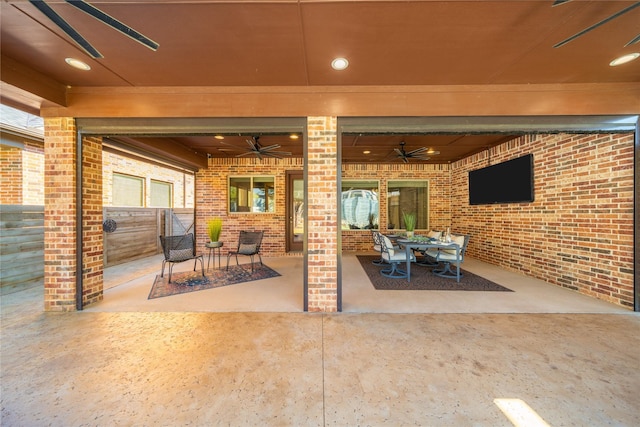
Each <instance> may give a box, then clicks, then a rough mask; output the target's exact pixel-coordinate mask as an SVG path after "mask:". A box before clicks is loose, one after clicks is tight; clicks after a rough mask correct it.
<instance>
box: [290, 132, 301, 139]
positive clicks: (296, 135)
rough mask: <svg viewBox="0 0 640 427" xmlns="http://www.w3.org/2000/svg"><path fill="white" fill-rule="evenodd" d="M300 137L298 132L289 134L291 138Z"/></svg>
mask: <svg viewBox="0 0 640 427" xmlns="http://www.w3.org/2000/svg"><path fill="white" fill-rule="evenodd" d="M298 138H300V136H299V135H298V134H297V133H292V134H291V135H289V139H293V140H297V139H298Z"/></svg>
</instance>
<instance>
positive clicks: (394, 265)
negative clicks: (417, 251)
mask: <svg viewBox="0 0 640 427" xmlns="http://www.w3.org/2000/svg"><path fill="white" fill-rule="evenodd" d="M380 246H381V257H382V261H383V262H385V263H387V264H389V268H386V269H383V270H380V274H382V275H383V276H385V277H390V278H392V279H405V278H407V277H409V276H408V274H407V272H406V271H405V270H403V269H401V268H400V267H399V266H400V263H405V264H406V262H407V253H406V251H405V250H404V249H400V248H398V247H397V246H393V243H391V239H389V238H388V237H387V236H385V235H384V234H382V233H380ZM409 256H410V257H411V258H410V259H411V262H415V260H416V257H415V255H414V254H413V253H410V254H409Z"/></svg>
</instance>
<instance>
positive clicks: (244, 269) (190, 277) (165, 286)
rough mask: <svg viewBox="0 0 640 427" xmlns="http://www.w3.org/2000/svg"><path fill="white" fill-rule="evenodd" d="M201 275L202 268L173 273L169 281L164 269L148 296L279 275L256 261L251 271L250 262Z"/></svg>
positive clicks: (175, 293) (208, 287)
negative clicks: (162, 275)
mask: <svg viewBox="0 0 640 427" xmlns="http://www.w3.org/2000/svg"><path fill="white" fill-rule="evenodd" d="M205 273H206V274H205V276H204V277H203V276H202V270H199V269H198V270H196V271H187V272H180V273H173V274H172V275H171V283H169V273H168V272H167V271H165V274H164V277H160V276H159V275H158V276H156V279H155V280H154V282H153V286H152V287H151V292H149V298H148V299H153V298H160V297H168V296H171V295H177V294H184V293H187V292H194V291H203V290H205V289H211V288H220V287H222V286H228V285H235V284H238V283H244V282H252V281H254V280H262V279H268V278H270V277H277V276H280V273H278V272H277V271H275V270H272V269H271V268H269V267H267V266H266V265H264V264H263V265H260V264H259V263H256V264H254V265H253V273H252V272H251V265H250V264H242V265H239V266H238V265H233V266H229V270H227V269H225V268H218V269H213V270H208V271H206V272H205Z"/></svg>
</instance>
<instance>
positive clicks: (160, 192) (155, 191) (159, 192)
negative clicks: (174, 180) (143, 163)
mask: <svg viewBox="0 0 640 427" xmlns="http://www.w3.org/2000/svg"><path fill="white" fill-rule="evenodd" d="M149 206H152V207H154V208H172V207H173V184H171V183H170V182H162V181H155V180H153V179H152V180H151V204H150V205H149Z"/></svg>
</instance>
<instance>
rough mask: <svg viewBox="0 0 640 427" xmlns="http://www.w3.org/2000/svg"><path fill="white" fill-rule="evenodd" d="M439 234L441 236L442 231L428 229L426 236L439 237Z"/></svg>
mask: <svg viewBox="0 0 640 427" xmlns="http://www.w3.org/2000/svg"><path fill="white" fill-rule="evenodd" d="M440 236H442V231H433V230H431V231H429V232H428V233H427V237H430V238H432V239H439V238H440Z"/></svg>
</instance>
